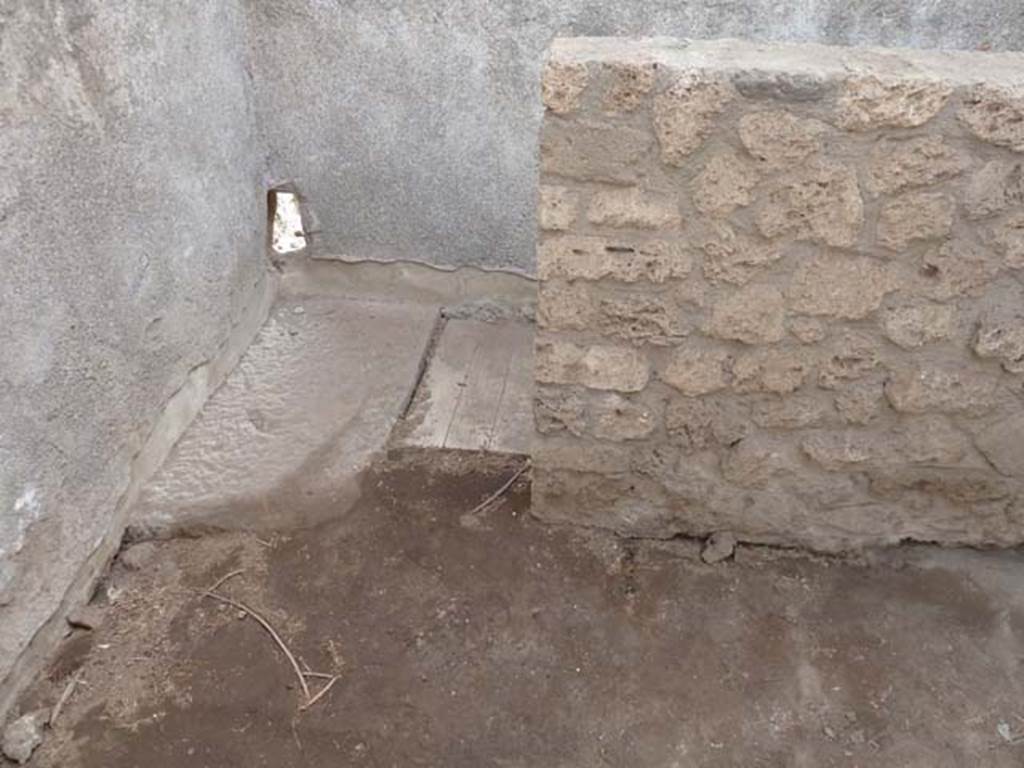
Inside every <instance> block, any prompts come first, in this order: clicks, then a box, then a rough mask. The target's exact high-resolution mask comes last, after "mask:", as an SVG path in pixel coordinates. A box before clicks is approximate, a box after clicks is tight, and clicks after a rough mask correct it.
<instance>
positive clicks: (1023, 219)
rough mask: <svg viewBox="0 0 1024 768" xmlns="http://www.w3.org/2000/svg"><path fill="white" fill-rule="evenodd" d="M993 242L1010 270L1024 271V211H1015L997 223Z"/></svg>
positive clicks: (994, 226)
mask: <svg viewBox="0 0 1024 768" xmlns="http://www.w3.org/2000/svg"><path fill="white" fill-rule="evenodd" d="M991 242H992V245H993V247H994V248H995V249H996V250H997V251H998V252H999V253H1000V254H1002V256H1003V264H1004V265H1005V266H1006V267H1007V268H1008V269H1024V211H1019V212H1018V211H1014V212H1013V213H1011V214H1009V215H1007V216H1005V217H1003V218H1002V219H1001V220H1000V221H998V222H996V223H995V224H994V225H993V228H992V237H991Z"/></svg>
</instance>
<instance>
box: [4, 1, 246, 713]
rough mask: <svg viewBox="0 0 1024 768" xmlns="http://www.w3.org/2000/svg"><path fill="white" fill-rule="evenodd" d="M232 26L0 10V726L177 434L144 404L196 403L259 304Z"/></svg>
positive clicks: (135, 6) (240, 26) (153, 12)
mask: <svg viewBox="0 0 1024 768" xmlns="http://www.w3.org/2000/svg"><path fill="white" fill-rule="evenodd" d="M244 28H245V27H244V19H243V17H242V8H241V7H240V6H239V5H238V4H236V3H232V2H218V3H207V2H200V1H198V0H186V1H185V2H180V3H174V4H168V3H163V2H155V1H153V2H138V3H131V4H122V3H102V2H78V3H65V2H53V1H46V2H35V1H32V2H14V3H11V2H7V3H3V4H2V6H0V61H2V62H3V63H2V76H0V168H2V169H3V170H2V171H0V261H2V266H3V279H2V280H0V713H2V712H3V711H4V708H5V705H6V704H7V703H9V699H10V695H12V692H13V690H14V689H15V688H16V687H17V686H16V681H15V680H14V679H13V678H12V677H11V674H12V670H13V669H14V665H15V662H16V660H17V659H18V658H19V656H21V655H22V654H23V652H24V651H25V649H26V647H27V646H28V644H29V643H30V641H32V640H33V638H36V639H37V641H39V643H40V644H41V645H45V642H43V640H44V639H45V636H48V635H47V633H46V632H42V634H40V632H41V631H42V630H43V628H44V625H46V622H47V620H48V619H50V618H51V617H52V616H53V615H54V614H55V613H57V612H58V611H59V610H60V606H61V605H62V602H63V601H64V600H65V598H67V597H68V596H69V594H70V593H69V591H68V590H69V585H72V584H75V583H76V579H78V580H79V581H78V582H77V584H78V586H77V587H76V588H75V589H77V591H78V592H83V591H84V592H87V591H88V588H89V579H88V578H84V580H83V574H87V572H91V573H92V574H93V575H95V572H96V570H97V569H98V568H102V567H103V565H105V562H106V558H102V557H99V558H98V559H99V560H102V562H98V564H97V559H96V558H94V556H98V555H99V554H102V553H104V552H106V554H107V557H109V555H110V554H112V551H113V550H112V549H110V547H111V537H113V547H114V548H116V542H117V540H118V539H119V538H120V533H121V525H123V519H121V518H120V517H119V516H120V515H121V512H120V511H119V510H121V509H122V508H123V504H122V502H123V500H124V499H125V498H126V494H127V492H128V491H129V489H130V487H131V485H132V483H133V480H134V478H133V470H134V469H135V468H137V467H138V466H141V465H140V464H139V462H138V461H137V459H139V455H140V451H142V450H143V448H144V446H147V445H150V446H154V445H158V444H159V443H160V441H161V439H164V438H168V437H170V439H171V440H172V441H173V439H174V438H176V436H177V434H180V432H175V431H174V429H180V428H181V426H182V425H181V424H180V423H174V422H175V419H171V420H170V421H169V422H167V423H166V424H164V425H163V427H157V428H155V426H154V425H156V424H157V418H158V416H159V415H160V413H161V411H162V409H163V407H164V404H165V403H167V402H168V400H170V399H171V398H172V395H174V393H176V392H178V391H179V390H181V389H182V387H183V386H186V388H187V391H188V392H190V393H192V399H193V400H198V401H199V402H202V400H203V399H205V397H206V394H207V392H208V387H209V386H212V385H215V383H216V382H217V378H216V376H215V375H210V369H209V367H208V366H209V365H210V364H211V363H212V362H213V361H215V360H219V359H222V356H223V353H224V351H225V350H224V347H223V345H224V344H225V342H226V340H227V339H228V337H229V336H230V334H231V330H232V328H233V327H234V326H236V325H238V324H239V323H242V321H243V318H244V317H245V316H246V314H245V311H246V308H247V305H251V304H252V303H253V302H254V301H258V299H257V297H259V296H261V295H263V294H264V280H265V259H264V258H263V237H264V229H263V228H264V219H265V216H266V213H265V208H264V205H265V204H264V198H263V193H262V191H261V165H262V160H261V158H262V153H261V150H260V147H259V142H258V140H257V138H256V133H255V125H256V123H255V118H254V113H253V110H252V103H251V99H250V87H249V80H248V77H247V75H246V71H245V67H244V63H245V60H246V47H245V46H246V40H245V37H244ZM260 319H261V318H260ZM247 341H248V339H245V340H244V341H243V342H242V346H244V343H245V342H247ZM214 367H216V366H214ZM193 373H195V374H196V376H193V375H192V374H193ZM179 405H181V408H182V410H181V414H184V415H186V416H187V417H188V418H190V417H191V413H193V412H194V410H193V407H195V403H194V402H192V401H189V402H186V403H182V404H179ZM188 418H185V421H186V423H187V420H188ZM178 421H180V419H179V420H178ZM161 429H163V430H164V431H163V432H161V431H160V430H161ZM168 430H169V431H168ZM157 433H159V434H157ZM154 435H155V437H154ZM154 440H155V442H154ZM150 450H151V452H154V453H155V454H156V455H157V458H159V453H160V452H159V451H155V450H154V449H150ZM147 455H148V454H147ZM143 458H145V457H143ZM142 463H143V464H144V463H145V462H142ZM90 558H93V559H92V560H90ZM89 562H92V563H93V566H91V570H90V568H89V567H86V564H87V563H89ZM72 591H75V590H72ZM83 597H84V595H82V594H79V595H78V598H79V599H82V598H83ZM57 623H58V624H63V621H62V619H60V618H59V617H58V619H57ZM54 626H56V625H54ZM57 629H59V627H57ZM53 631H56V630H53V629H52V627H51V630H50V634H52V632H53Z"/></svg>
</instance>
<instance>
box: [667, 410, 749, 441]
mask: <svg viewBox="0 0 1024 768" xmlns="http://www.w3.org/2000/svg"><path fill="white" fill-rule="evenodd" d="M665 430H666V431H667V433H668V435H669V439H671V440H672V441H673V442H675V443H677V444H679V445H681V446H682V447H683V448H684V449H686V450H688V451H702V450H704V449H706V448H712V447H718V446H729V445H732V444H734V443H736V442H738V441H739V440H742V439H743V438H744V437H746V436H747V435H748V434H750V417H749V414H748V412H747V410H746V408H745V407H744V406H743V404H742V403H740V402H738V401H737V400H735V399H733V398H727V397H676V398H673V399H672V400H670V401H669V404H668V407H667V408H666V410H665Z"/></svg>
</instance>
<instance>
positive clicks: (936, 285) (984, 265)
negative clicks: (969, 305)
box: [920, 240, 1000, 301]
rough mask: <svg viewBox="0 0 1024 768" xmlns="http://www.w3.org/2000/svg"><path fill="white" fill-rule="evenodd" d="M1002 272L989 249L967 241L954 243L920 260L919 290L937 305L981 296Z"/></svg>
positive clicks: (936, 249)
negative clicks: (934, 300) (966, 297)
mask: <svg viewBox="0 0 1024 768" xmlns="http://www.w3.org/2000/svg"><path fill="white" fill-rule="evenodd" d="M999 268H1000V263H999V259H998V258H996V256H995V255H994V254H993V253H992V252H991V251H989V250H987V249H986V248H984V247H982V246H979V245H977V244H976V243H972V242H968V241H965V240H952V241H950V242H948V243H945V244H943V245H942V246H941V247H939V248H935V249H932V250H929V251H928V252H927V253H926V254H924V256H922V257H921V270H920V275H921V289H920V290H921V292H922V293H923V294H924V295H925V296H927V297H928V298H932V299H937V300H938V301H945V300H946V299H953V298H957V297H959V296H979V295H981V294H982V293H984V291H985V287H986V286H987V285H988V284H989V283H990V282H991V281H992V278H994V277H995V276H996V274H997V273H998V272H999Z"/></svg>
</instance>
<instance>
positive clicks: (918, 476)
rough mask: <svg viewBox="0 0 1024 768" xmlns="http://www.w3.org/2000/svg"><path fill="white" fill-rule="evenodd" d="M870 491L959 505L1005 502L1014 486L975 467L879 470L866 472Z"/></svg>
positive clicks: (991, 473) (888, 468) (910, 467)
mask: <svg viewBox="0 0 1024 768" xmlns="http://www.w3.org/2000/svg"><path fill="white" fill-rule="evenodd" d="M869 478H870V481H871V492H872V493H875V494H877V495H879V496H882V497H889V498H893V499H900V498H902V497H903V495H904V494H905V493H906V492H907V491H914V492H918V493H924V494H928V495H931V496H938V497H942V498H946V499H949V500H951V501H953V502H956V503H958V504H976V503H978V502H985V501H995V500H998V499H1005V498H1006V497H1007V496H1010V495H1011V494H1012V493H1013V487H1012V486H1011V485H1010V484H1009V483H1008V482H1006V480H1005V478H1002V477H1000V476H999V475H997V474H996V473H995V472H992V471H991V470H985V469H977V468H974V467H924V466H909V467H879V468H873V469H872V470H871V471H870V473H869Z"/></svg>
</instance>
